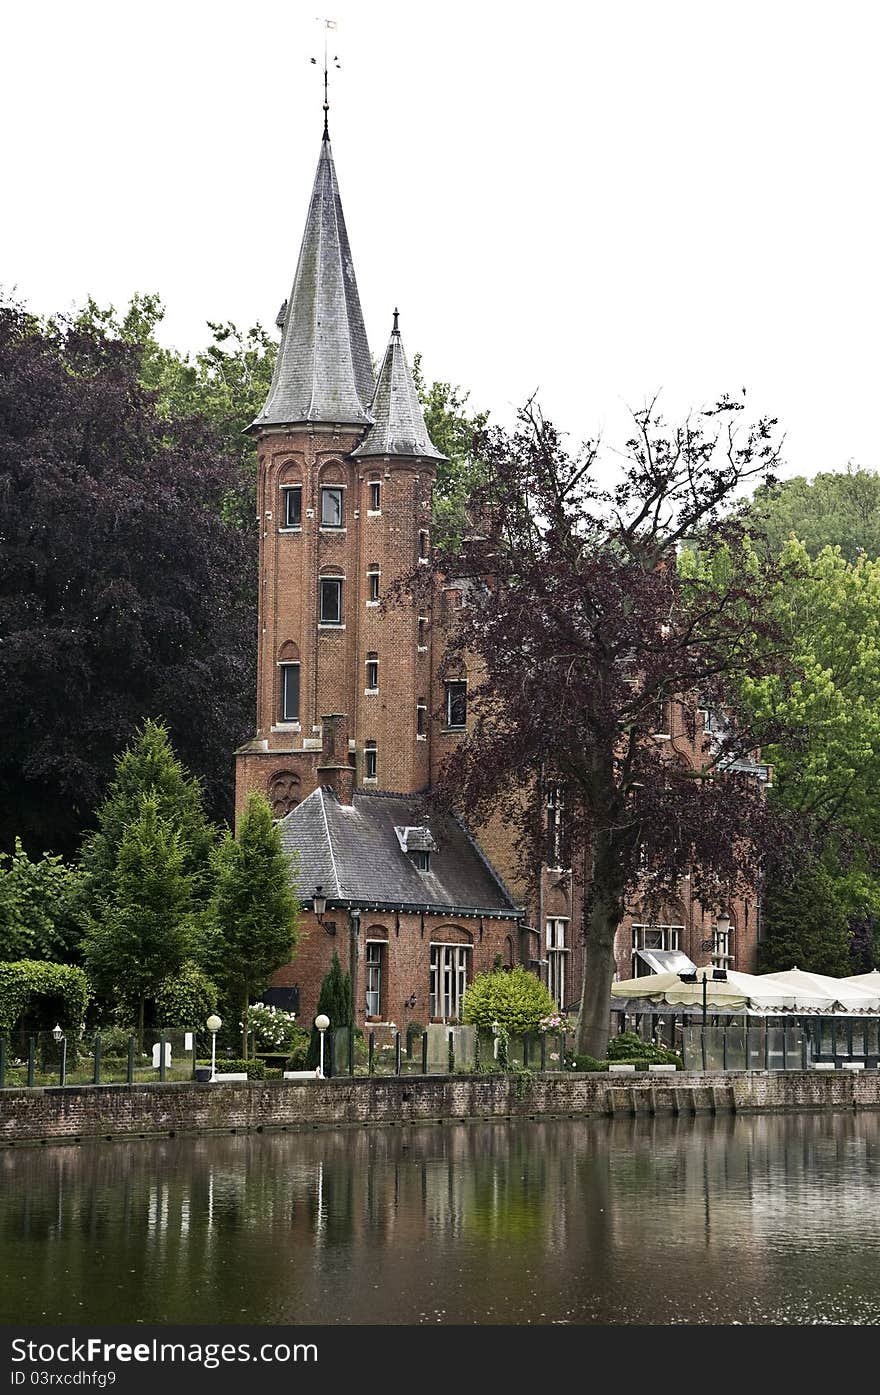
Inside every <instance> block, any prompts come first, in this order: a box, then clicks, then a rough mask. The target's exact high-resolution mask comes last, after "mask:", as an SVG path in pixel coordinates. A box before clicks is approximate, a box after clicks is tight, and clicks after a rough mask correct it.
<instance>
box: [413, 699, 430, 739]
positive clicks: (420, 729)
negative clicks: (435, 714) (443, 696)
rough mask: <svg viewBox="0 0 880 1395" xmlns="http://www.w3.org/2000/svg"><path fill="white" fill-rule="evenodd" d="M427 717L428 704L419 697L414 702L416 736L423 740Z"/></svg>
mask: <svg viewBox="0 0 880 1395" xmlns="http://www.w3.org/2000/svg"><path fill="white" fill-rule="evenodd" d="M427 717H428V704H427V703H426V702H425V699H424V698H419V700H418V703H417V704H416V736H417V737H418V738H419V739H420V740H421V741H424V739H425V722H426V720H427Z"/></svg>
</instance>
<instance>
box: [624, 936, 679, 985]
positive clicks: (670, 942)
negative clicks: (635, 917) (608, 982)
mask: <svg viewBox="0 0 880 1395" xmlns="http://www.w3.org/2000/svg"><path fill="white" fill-rule="evenodd" d="M683 930H684V926H683V925H634V926H633V928H632V937H633V942H632V960H633V971H632V977H633V978H642V977H643V976H644V975H645V974H649V973H651V972H652V971H651V969H649V968H648V965H647V964H646V963H645V961H644V959H640V958H639V956H638V954H637V953H636V951H637V950H639V949H680V948H681V935H682V931H683Z"/></svg>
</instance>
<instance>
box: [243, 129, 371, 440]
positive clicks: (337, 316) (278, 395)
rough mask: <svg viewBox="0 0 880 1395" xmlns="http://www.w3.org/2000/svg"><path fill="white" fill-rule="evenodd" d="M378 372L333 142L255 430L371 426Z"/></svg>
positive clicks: (325, 152)
mask: <svg viewBox="0 0 880 1395" xmlns="http://www.w3.org/2000/svg"><path fill="white" fill-rule="evenodd" d="M373 387H374V383H373V368H372V364H371V362H370V349H369V345H368V344H367V332H366V330H365V329H364V317H363V315H362V313H361V302H360V297H359V296H358V288H357V282H356V280H355V275H354V264H353V262H352V259H351V248H350V247H349V245H348V233H347V232H346V230H345V219H344V217H343V214H342V203H341V200H340V198H339V185H338V184H337V182H336V170H335V167H334V165H333V153H332V151H331V149H330V140H329V138H328V137H327V136H326V135H325V136H324V139H323V140H322V141H321V154H320V157H319V159H318V170H317V173H316V175H315V186H314V188H313V190H312V201H311V203H310V205H309V214H308V218H307V219H306V228H305V232H304V233H303V240H302V246H301V248H300V253H299V262H298V263H297V268H296V276H295V277H294V282H293V289H292V291H291V292H290V298H289V300H288V301H287V311H286V314H285V315H284V324H283V328H282V332H281V346H280V348H279V350H278V361H277V363H276V365H275V375H274V377H273V379H272V386H271V388H270V390H269V396H268V397H267V398H266V404H265V406H264V407H263V410H262V411H261V412H260V414H259V416H258V417H257V418H256V420H255V421H254V422H252V424H251V429H253V430H257V429H259V428H260V427H262V426H273V425H294V424H297V423H300V422H316V423H325V424H327V425H340V426H367V425H369V423H370V421H371V417H370V413H369V404H370V398H371V397H372V395H373Z"/></svg>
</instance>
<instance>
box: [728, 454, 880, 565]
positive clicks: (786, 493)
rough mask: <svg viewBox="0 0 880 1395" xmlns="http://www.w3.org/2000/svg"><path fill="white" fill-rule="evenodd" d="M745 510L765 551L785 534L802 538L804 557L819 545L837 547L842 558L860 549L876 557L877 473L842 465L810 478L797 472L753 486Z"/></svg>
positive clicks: (879, 548) (774, 550) (879, 541)
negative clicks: (766, 485)
mask: <svg viewBox="0 0 880 1395" xmlns="http://www.w3.org/2000/svg"><path fill="white" fill-rule="evenodd" d="M747 514H748V515H749V516H750V517H751V518H752V519H753V520H754V521H755V522H756V524H757V527H758V532H759V533H760V534H763V536H764V539H765V541H764V543H763V546H764V547H766V549H767V550H768V552H769V554H770V555H771V556H777V555H778V554H779V553H780V552H781V551H782V548H783V547H784V545H785V543H786V542H787V541H788V540H789V538H797V539H798V540H799V541H800V542H802V543H803V544H804V547H805V548H806V550H807V552H808V553H809V555H810V557H814V558H815V557H817V556H818V555H819V553H820V552H821V551H822V549H823V548H825V547H839V548H840V550H841V553H842V555H843V556H844V557H845V558H846V560H847V561H848V562H854V561H855V560H856V558H857V557H858V556H860V554H862V553H864V554H865V555H866V556H867V557H869V558H871V559H872V560H873V559H874V558H877V557H880V475H878V473H877V471H876V470H865V469H861V468H855V467H853V466H852V465H848V466H847V468H846V470H845V471H838V472H836V473H834V472H826V473H823V474H819V475H816V476H814V478H813V479H812V480H808V479H806V478H805V477H804V476H803V475H798V476H796V477H795V478H794V479H790V480H784V481H782V482H780V483H778V484H775V485H772V486H770V487H769V488H761V489H758V490H756V491H755V495H754V498H753V500H752V501H751V503H750V504H749V506H748V509H747Z"/></svg>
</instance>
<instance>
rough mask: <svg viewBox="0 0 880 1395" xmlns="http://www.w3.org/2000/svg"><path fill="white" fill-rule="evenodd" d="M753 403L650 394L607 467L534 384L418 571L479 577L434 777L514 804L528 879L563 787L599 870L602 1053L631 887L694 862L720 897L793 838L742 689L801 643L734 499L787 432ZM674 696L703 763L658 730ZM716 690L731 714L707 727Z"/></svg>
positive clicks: (593, 1013) (596, 914)
mask: <svg viewBox="0 0 880 1395" xmlns="http://www.w3.org/2000/svg"><path fill="white" fill-rule="evenodd" d="M741 411H742V407H741V404H739V403H734V402H733V401H731V400H730V399H727V398H725V399H723V400H722V401H720V402H719V403H718V404H717V405H716V406H714V407H712V408H710V409H706V410H704V411H703V412H701V413H700V414H699V415H697V416H694V417H692V418H691V419H689V420H688V421H686V422H685V423H684V424H683V425H681V426H679V427H677V428H670V427H667V426H666V425H665V423H664V422H663V421H662V419H661V418H660V416H659V414H658V413H657V410H656V405H655V404H651V405H650V406H649V407H647V408H646V409H645V410H644V411H641V412H638V413H636V414H635V416H634V422H635V429H634V432H633V435H632V438H631V439H630V440H629V441H627V442H626V446H625V449H624V451H623V452H622V453H621V454H620V455H619V456H618V457H617V472H618V474H617V481H616V483H613V484H611V485H605V484H604V483H603V480H602V475H603V474H606V473H607V465H606V464H605V462H604V460H603V461H602V463H601V467H600V450H599V447H598V446H597V445H596V444H595V443H588V444H587V445H586V446H584V447H583V448H582V449H581V450H580V451H579V452H578V453H576V454H572V453H570V452H569V451H568V450H567V449H566V447H565V445H564V444H563V441H562V439H561V437H560V435H559V433H558V432H557V431H556V430H555V429H554V427H553V426H552V425H551V424H550V423H549V422H547V421H546V420H544V419H543V417H542V416H541V414H540V412H539V411H538V410H537V409H536V408H535V407H534V405H533V404H530V405H529V406H528V407H527V408H526V409H524V411H523V412H522V413H521V414H520V418H519V425H518V429H517V430H516V431H515V433H514V434H512V435H508V434H505V433H502V432H501V431H499V430H494V431H492V432H489V433H487V434H485V435H483V436H482V437H481V438H480V439H479V441H478V442H477V443H476V444H477V448H478V450H479V457H480V463H481V470H480V483H479V485H478V487H477V488H476V489H475V491H474V494H473V497H472V499H471V518H472V519H473V520H479V526H478V527H476V528H475V529H474V530H473V535H472V536H470V537H469V538H468V539H467V540H466V542H465V544H464V545H463V546H461V547H460V549H459V550H458V551H457V552H456V553H455V554H452V553H451V552H449V551H446V552H445V553H442V554H439V555H438V556H437V557H436V558H435V560H434V563H433V566H432V569H431V571H432V574H433V575H432V577H424V570H425V569H422V570H423V580H422V583H421V584H422V585H424V586H430V585H431V584H434V585H436V584H438V583H439V582H440V581H441V580H442V582H443V584H445V585H447V586H448V585H449V583H450V582H457V583H459V584H460V585H462V587H463V590H464V594H465V597H466V603H465V605H464V606H463V607H462V608H461V609H460V610H458V611H456V612H455V614H456V622H457V623H456V626H455V628H454V631H453V633H452V634H451V636H450V638H449V641H448V647H447V650H446V657H445V660H444V668H445V672H446V673H447V674H448V675H451V676H456V675H457V674H460V673H461V671H462V670H463V669H465V670H466V671H467V673H468V703H469V716H468V730H467V734H466V736H465V737H464V739H463V740H462V742H461V744H460V745H459V747H458V749H457V750H456V751H455V752H454V754H452V755H451V756H450V757H449V758H448V760H447V763H446V765H445V767H444V769H443V772H442V778H441V782H440V789H439V791H438V795H439V798H440V799H441V801H446V802H448V803H451V804H454V805H456V806H457V807H458V808H460V809H461V810H462V812H463V813H464V815H465V817H466V818H467V819H468V820H469V822H471V823H472V824H474V823H476V824H479V823H481V822H483V821H485V820H487V819H488V818H489V817H490V816H491V815H493V814H494V815H495V816H496V817H497V816H498V814H499V813H500V814H501V815H502V816H503V817H504V818H506V819H508V820H509V821H510V822H511V824H513V825H515V827H516V829H517V831H518V835H519V847H520V857H521V864H522V866H521V870H522V872H523V874H524V875H526V876H527V877H528V878H529V879H530V880H531V882H532V884H533V885H534V884H535V878H536V877H537V875H538V868H539V866H540V863H541V861H542V857H543V854H544V850H545V834H544V829H545V824H544V809H543V803H544V791H545V790H546V783H547V781H548V780H552V781H553V782H554V784H556V785H557V786H561V788H562V791H563V795H564V808H565V818H566V836H567V839H568V841H569V845H570V847H571V849H572V871H573V875H574V876H575V877H576V878H578V879H580V880H581V881H582V882H583V886H584V915H583V925H582V936H583V945H584V954H583V983H582V991H581V1003H580V1016H579V1024H578V1039H577V1049H578V1051H579V1052H587V1053H589V1054H591V1055H593V1056H596V1057H600V1058H601V1057H604V1055H605V1050H606V1046H607V1039H608V1025H609V1001H610V999H609V992H610V986H611V982H612V978H613V974H614V935H615V930H616V929H617V927H618V925H619V923H620V921H621V919H622V917H623V915H624V913H625V911H626V909H627V907H628V906H632V905H634V904H635V903H636V902H638V903H639V904H641V906H642V907H643V908H644V907H646V906H650V905H655V906H658V905H659V903H660V901H661V899H662V898H663V897H664V895H668V894H670V893H672V892H673V890H674V888H675V887H676V885H677V884H678V883H679V881H680V879H681V878H682V876H683V875H685V874H688V875H690V876H691V877H692V879H693V887H694V891H695V893H696V895H697V896H698V898H699V899H700V901H701V902H702V904H703V905H704V906H705V907H707V908H708V909H709V910H710V911H716V910H718V909H719V908H720V907H721V906H722V905H723V904H724V902H725V901H726V900H727V899H728V898H729V897H730V896H731V895H732V894H733V893H734V892H735V891H736V890H738V889H743V888H745V887H747V886H749V885H754V881H755V877H756V875H757V872H758V868H759V864H760V860H761V857H762V853H763V851H764V850H765V848H766V847H767V846H769V844H770V842H771V841H772V842H773V843H774V845H775V846H776V847H777V848H778V847H779V845H780V842H782V841H784V838H783V835H782V833H781V832H780V830H779V829H771V821H772V819H773V817H774V815H773V811H772V810H771V809H770V808H769V807H768V805H767V803H766V802H765V800H764V798H763V794H762V788H761V785H760V782H759V781H758V780H757V779H756V778H755V776H754V774H753V773H752V774H749V773H748V769H747V767H748V764H749V758H750V755H751V754H752V753H754V751H755V750H756V748H757V747H758V746H759V745H760V742H761V740H762V738H763V739H766V738H767V736H768V735H769V734H770V733H769V732H767V731H763V732H762V731H759V730H757V729H756V727H755V725H754V723H753V720H752V719H750V718H749V715H748V710H747V707H746V705H745V704H744V702H743V701H742V694H743V692H744V691H747V689H748V685H749V683H750V682H751V681H755V680H758V679H760V678H761V677H762V676H763V675H765V674H766V673H767V672H769V671H775V672H782V671H784V669H785V662H786V661H785V657H784V654H783V653H782V651H781V645H780V642H779V638H778V636H777V634H776V632H775V631H774V627H773V623H772V621H771V619H770V618H769V615H768V613H767V608H766V605H765V597H766V594H767V576H766V566H767V564H766V563H764V562H762V561H761V559H760V557H759V556H758V555H757V553H756V552H755V551H754V550H753V549H752V548H751V547H750V544H749V540H748V538H747V536H745V535H744V533H743V531H742V529H741V527H740V525H738V524H737V522H736V521H735V519H734V518H733V516H732V513H731V506H732V505H733V503H734V502H735V501H736V498H737V495H738V494H740V493H741V492H742V486H743V484H744V482H745V481H747V480H748V479H750V478H751V477H753V476H760V477H762V478H768V477H770V476H771V474H772V469H773V466H774V464H775V462H776V459H777V453H778V447H777V445H776V444H775V443H774V436H773V428H774V426H775V422H773V421H771V420H762V421H759V422H757V423H755V424H753V425H750V426H746V427H739V426H738V420H739V415H740V413H741ZM600 468H601V474H600ZM412 584H413V585H416V584H417V583H415V582H413V583H412ZM670 702H676V703H680V704H681V705H682V708H683V709H684V721H685V725H686V728H687V729H688V730H689V732H690V734H691V736H692V738H693V739H694V740H695V743H696V750H697V753H698V759H697V761H696V763H695V764H694V763H687V764H680V763H678V762H676V761H675V760H673V759H671V758H670V753H669V746H668V743H663V742H659V741H657V740H656V737H655V733H657V732H659V731H661V730H662V729H663V728H662V726H660V725H659V722H660V721H661V720H662V719H661V718H660V716H659V714H660V712H661V711H662V705H663V704H668V703H670ZM701 709H703V710H707V709H708V710H711V711H713V712H715V713H716V714H718V719H717V720H716V721H715V722H714V723H713V724H712V725H714V726H715V727H716V730H715V732H714V733H713V734H712V735H711V736H706V737H705V738H704V737H703V736H702V732H703V718H702V716H701ZM721 714H723V719H722V715H721ZM772 734H773V735H774V736H776V735H778V732H775V731H774V732H773V733H772ZM743 767H746V768H745V769H743Z"/></svg>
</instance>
